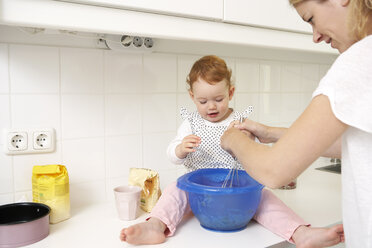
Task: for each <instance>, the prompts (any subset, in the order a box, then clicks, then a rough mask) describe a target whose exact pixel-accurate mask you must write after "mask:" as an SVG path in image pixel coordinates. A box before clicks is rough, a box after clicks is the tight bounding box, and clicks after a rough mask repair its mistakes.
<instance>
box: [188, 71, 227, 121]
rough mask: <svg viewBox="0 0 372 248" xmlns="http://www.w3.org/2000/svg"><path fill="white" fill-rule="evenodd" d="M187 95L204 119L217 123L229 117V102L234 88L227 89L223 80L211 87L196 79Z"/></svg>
mask: <svg viewBox="0 0 372 248" xmlns="http://www.w3.org/2000/svg"><path fill="white" fill-rule="evenodd" d="M189 93H190V96H191V98H192V100H193V101H194V103H195V105H196V108H197V110H198V112H199V114H200V115H201V116H202V117H203V118H204V119H206V120H208V121H210V122H219V121H223V120H224V119H226V118H227V117H228V116H229V114H230V112H229V101H230V100H231V98H232V96H233V94H234V87H230V89H229V88H228V86H227V83H226V81H225V80H222V81H221V82H218V83H216V84H213V85H212V84H209V83H208V82H206V81H204V80H203V79H201V78H198V80H197V81H196V82H194V84H193V85H192V91H190V92H189Z"/></svg>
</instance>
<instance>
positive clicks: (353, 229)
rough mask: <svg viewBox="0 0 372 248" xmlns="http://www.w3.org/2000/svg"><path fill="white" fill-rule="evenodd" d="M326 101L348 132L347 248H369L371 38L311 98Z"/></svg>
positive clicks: (340, 61) (331, 72)
mask: <svg viewBox="0 0 372 248" xmlns="http://www.w3.org/2000/svg"><path fill="white" fill-rule="evenodd" d="M319 94H323V95H326V96H327V97H328V98H329V101H330V104H331V108H332V111H333V113H334V114H335V116H336V117H337V118H338V119H339V120H340V121H342V122H343V123H345V124H347V125H349V128H348V129H347V131H346V132H345V133H344V134H343V136H342V208H343V224H344V231H345V241H346V247H352V248H354V247H355V248H361V247H363V248H371V247H372V35H370V36H368V37H366V38H364V39H363V40H361V41H359V42H357V43H355V44H354V45H353V46H351V47H350V48H349V49H348V50H347V51H345V52H344V53H342V54H341V55H340V56H339V57H338V58H337V60H336V61H335V63H334V64H333V65H332V67H331V68H330V69H329V71H328V72H327V74H326V75H325V76H324V78H323V79H322V80H321V81H320V84H319V86H318V88H317V89H316V90H315V92H314V93H313V97H315V96H317V95H319Z"/></svg>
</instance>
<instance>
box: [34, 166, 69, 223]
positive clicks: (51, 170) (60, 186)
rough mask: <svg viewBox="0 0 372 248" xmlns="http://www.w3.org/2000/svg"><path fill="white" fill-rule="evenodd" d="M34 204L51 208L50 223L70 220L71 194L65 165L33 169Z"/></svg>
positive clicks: (35, 167)
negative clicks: (41, 204)
mask: <svg viewBox="0 0 372 248" xmlns="http://www.w3.org/2000/svg"><path fill="white" fill-rule="evenodd" d="M32 197H33V201H34V202H38V203H44V204H46V205H48V206H49V207H50V208H51V212H50V219H49V221H50V223H58V222H60V221H63V220H66V219H68V218H70V192H69V178H68V173H67V169H66V167H65V166H63V165H41V166H34V167H33V169H32Z"/></svg>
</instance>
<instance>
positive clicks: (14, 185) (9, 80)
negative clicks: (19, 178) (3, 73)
mask: <svg viewBox="0 0 372 248" xmlns="http://www.w3.org/2000/svg"><path fill="white" fill-rule="evenodd" d="M7 52H8V53H7V55H8V57H7V60H8V88H9V89H8V103H9V107H8V111H9V114H8V118H9V126H10V127H12V126H13V121H12V105H11V104H12V101H11V97H12V94H11V93H12V88H11V79H10V45H9V44H7ZM6 145H7V144H6V143H5V144H4V146H6ZM10 166H11V167H12V182H13V192H12V195H13V202H15V193H16V191H15V189H16V183H15V171H14V168H15V167H14V156H11V158H10Z"/></svg>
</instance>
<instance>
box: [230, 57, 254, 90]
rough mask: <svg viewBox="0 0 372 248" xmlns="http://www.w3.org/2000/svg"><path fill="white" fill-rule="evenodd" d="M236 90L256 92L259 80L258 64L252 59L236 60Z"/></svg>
mask: <svg viewBox="0 0 372 248" xmlns="http://www.w3.org/2000/svg"><path fill="white" fill-rule="evenodd" d="M235 67H236V71H235V74H236V79H235V82H236V83H235V85H236V91H237V92H240V93H243V92H258V91H259V83H260V82H259V80H260V65H259V63H258V61H254V60H243V59H239V60H236V66H235Z"/></svg>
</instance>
